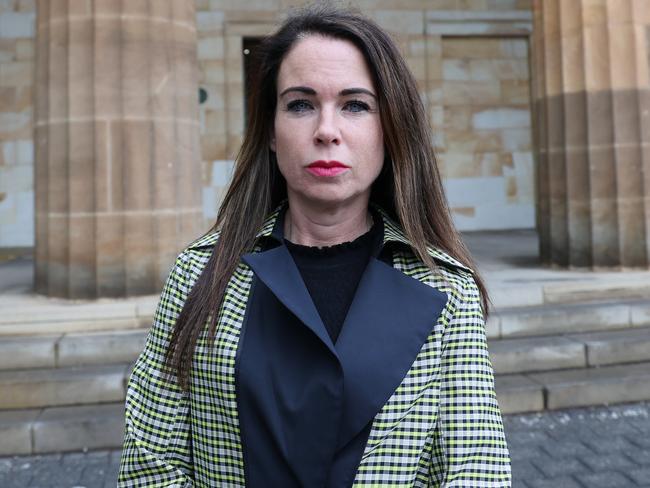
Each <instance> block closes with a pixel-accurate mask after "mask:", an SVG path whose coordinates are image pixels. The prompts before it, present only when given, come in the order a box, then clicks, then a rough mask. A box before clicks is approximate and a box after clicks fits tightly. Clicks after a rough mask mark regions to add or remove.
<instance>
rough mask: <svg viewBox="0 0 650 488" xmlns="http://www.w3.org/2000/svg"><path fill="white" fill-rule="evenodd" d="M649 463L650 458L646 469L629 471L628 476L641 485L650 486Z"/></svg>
mask: <svg viewBox="0 0 650 488" xmlns="http://www.w3.org/2000/svg"><path fill="white" fill-rule="evenodd" d="M648 462H650V458H649V459H648V460H647V461H646V467H643V468H641V469H632V470H630V471H627V472H626V473H627V475H628V476H629V477H630V478H632V480H633V481H634V482H635V483H637V484H639V485H641V484H644V483H645V484H648V483H649V482H650V466H648Z"/></svg>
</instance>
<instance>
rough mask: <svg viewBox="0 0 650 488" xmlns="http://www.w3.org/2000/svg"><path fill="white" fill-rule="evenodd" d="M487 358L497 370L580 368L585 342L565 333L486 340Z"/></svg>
mask: <svg viewBox="0 0 650 488" xmlns="http://www.w3.org/2000/svg"><path fill="white" fill-rule="evenodd" d="M489 350H490V359H491V361H492V366H493V367H494V371H495V373H497V374H507V373H524V372H530V371H548V370H553V369H565V368H583V367H585V366H586V364H587V360H586V355H585V346H584V345H583V344H582V343H581V342H578V341H574V340H571V339H567V338H564V337H557V336H550V337H529V338H525V339H502V340H498V341H491V342H490V344H489Z"/></svg>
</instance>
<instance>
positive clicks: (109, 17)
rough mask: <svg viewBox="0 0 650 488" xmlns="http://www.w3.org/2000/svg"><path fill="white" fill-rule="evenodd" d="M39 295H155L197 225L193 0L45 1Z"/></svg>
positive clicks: (41, 8) (39, 73)
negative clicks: (175, 257)
mask: <svg viewBox="0 0 650 488" xmlns="http://www.w3.org/2000/svg"><path fill="white" fill-rule="evenodd" d="M37 26H38V30H37V43H36V44H37V53H36V129H35V131H36V132H35V141H36V192H35V193H36V253H35V254H36V290H37V291H38V292H40V293H44V294H47V295H51V296H61V297H67V298H94V297H100V296H128V295H137V294H145V293H155V292H157V291H158V290H159V288H160V286H161V284H162V281H163V280H164V277H165V276H166V274H167V272H168V271H169V268H170V266H171V264H172V262H173V259H174V256H175V255H176V254H177V253H178V251H179V249H181V248H182V246H183V245H185V244H187V243H188V242H189V241H190V240H192V239H193V238H194V237H196V235H197V234H198V233H199V232H200V225H201V214H202V211H201V167H200V161H201V157H200V146H199V121H198V97H197V88H198V78H197V60H196V24H195V12H194V1H193V0H129V1H117V2H116V1H112V0H88V1H78V0H40V1H39V2H38V6H37Z"/></svg>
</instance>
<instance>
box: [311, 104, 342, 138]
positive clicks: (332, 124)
mask: <svg viewBox="0 0 650 488" xmlns="http://www.w3.org/2000/svg"><path fill="white" fill-rule="evenodd" d="M340 143H341V133H340V131H339V128H338V125H337V123H336V114H335V113H334V111H333V110H327V109H323V110H322V111H321V113H320V116H319V117H318V122H317V126H316V130H315V131H314V144H316V145H325V146H327V145H329V144H335V145H339V144H340Z"/></svg>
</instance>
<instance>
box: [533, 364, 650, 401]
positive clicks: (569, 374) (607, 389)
mask: <svg viewBox="0 0 650 488" xmlns="http://www.w3.org/2000/svg"><path fill="white" fill-rule="evenodd" d="M528 377H529V378H530V379H532V380H534V381H536V382H538V383H540V384H542V385H544V388H545V390H546V407H547V408H549V409H557V408H567V407H578V406H588V405H599V404H600V405H603V404H608V403H621V402H633V401H643V400H648V399H650V363H639V364H631V365H625V366H604V367H601V368H585V369H573V370H565V371H558V372H548V373H533V374H530V375H528Z"/></svg>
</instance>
